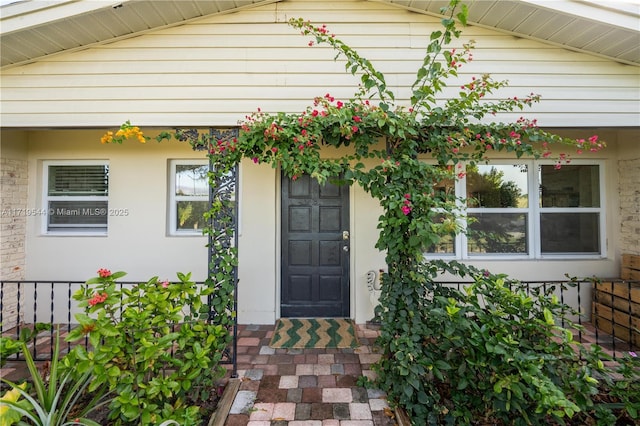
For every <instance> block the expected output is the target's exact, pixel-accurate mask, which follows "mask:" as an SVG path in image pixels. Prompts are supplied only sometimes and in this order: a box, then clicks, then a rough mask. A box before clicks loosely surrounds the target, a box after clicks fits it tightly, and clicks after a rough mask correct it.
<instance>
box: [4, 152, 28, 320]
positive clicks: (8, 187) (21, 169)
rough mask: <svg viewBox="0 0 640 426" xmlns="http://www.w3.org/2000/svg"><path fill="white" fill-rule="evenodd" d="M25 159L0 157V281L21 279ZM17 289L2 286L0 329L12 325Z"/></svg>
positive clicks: (22, 277)
mask: <svg viewBox="0 0 640 426" xmlns="http://www.w3.org/2000/svg"><path fill="white" fill-rule="evenodd" d="M27 170H28V167H27V161H26V160H22V159H13V158H5V157H2V158H0V171H1V172H0V194H1V197H2V198H0V208H1V212H2V213H1V216H0V265H1V266H0V280H3V281H18V280H23V279H24V268H25V236H26V235H25V233H26V223H27V211H26V209H27ZM17 295H18V288H17V285H15V284H7V283H5V284H4V285H3V286H2V329H3V330H6V329H8V328H11V327H14V326H15V325H16V320H17V318H16V313H17V306H18V300H17Z"/></svg>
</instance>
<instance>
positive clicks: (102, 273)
mask: <svg viewBox="0 0 640 426" xmlns="http://www.w3.org/2000/svg"><path fill="white" fill-rule="evenodd" d="M98 276H100V277H101V278H107V277H110V276H111V271H110V270H108V269H104V268H100V269H98Z"/></svg>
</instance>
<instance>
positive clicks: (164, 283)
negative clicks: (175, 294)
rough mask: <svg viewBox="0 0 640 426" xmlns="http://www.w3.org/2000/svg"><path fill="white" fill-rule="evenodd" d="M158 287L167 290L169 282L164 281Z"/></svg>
mask: <svg viewBox="0 0 640 426" xmlns="http://www.w3.org/2000/svg"><path fill="white" fill-rule="evenodd" d="M160 285H161V286H162V288H167V287H169V280H164V281H161V282H160Z"/></svg>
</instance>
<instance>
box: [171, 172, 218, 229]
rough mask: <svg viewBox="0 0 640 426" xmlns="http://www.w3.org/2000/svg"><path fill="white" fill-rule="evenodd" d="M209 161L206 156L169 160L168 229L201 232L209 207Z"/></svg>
mask: <svg viewBox="0 0 640 426" xmlns="http://www.w3.org/2000/svg"><path fill="white" fill-rule="evenodd" d="M208 173H209V164H208V162H207V161H206V160H172V161H171V162H170V173H169V233H170V234H171V235H202V230H203V229H204V228H205V227H206V225H207V223H206V219H205V218H204V213H205V212H207V211H208V210H209V183H208Z"/></svg>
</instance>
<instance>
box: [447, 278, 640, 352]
mask: <svg viewBox="0 0 640 426" xmlns="http://www.w3.org/2000/svg"><path fill="white" fill-rule="evenodd" d="M442 284H445V285H449V286H452V287H454V288H456V289H458V290H461V289H462V288H463V287H464V286H465V285H470V284H471V283H469V282H449V283H442ZM509 285H510V286H511V288H512V289H513V287H514V286H517V287H518V289H519V290H523V291H524V292H525V293H527V294H543V295H547V296H548V297H552V296H553V295H555V296H556V297H557V298H558V301H559V303H560V304H562V305H566V307H567V309H566V311H565V312H564V314H565V317H563V318H562V320H561V322H560V324H559V325H560V326H562V327H567V328H571V327H569V325H570V324H568V322H569V321H571V322H572V323H573V324H577V325H578V327H576V330H575V331H574V335H575V336H574V338H575V339H576V340H577V341H578V342H581V343H585V344H597V345H599V346H601V347H602V348H603V350H604V351H605V352H608V353H609V354H610V355H611V356H612V357H613V358H614V359H616V358H617V357H619V356H620V355H621V354H622V353H624V352H631V351H637V350H639V349H640V281H628V280H621V279H609V280H596V279H594V280H586V281H522V282H513V283H511V284H509Z"/></svg>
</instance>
